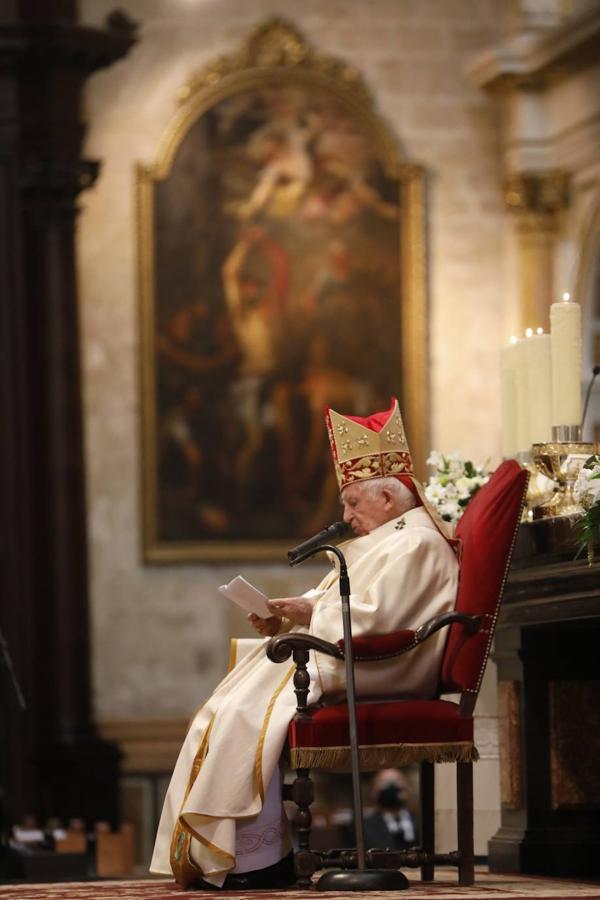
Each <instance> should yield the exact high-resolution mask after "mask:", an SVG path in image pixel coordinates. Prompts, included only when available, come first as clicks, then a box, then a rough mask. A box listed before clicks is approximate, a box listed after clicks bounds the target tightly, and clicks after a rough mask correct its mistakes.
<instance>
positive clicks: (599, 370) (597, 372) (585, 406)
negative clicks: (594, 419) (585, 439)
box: [581, 366, 600, 431]
mask: <svg viewBox="0 0 600 900" xmlns="http://www.w3.org/2000/svg"><path fill="white" fill-rule="evenodd" d="M597 375H600V366H594V368H593V369H592V378H591V381H590V383H589V384H588V389H587V393H586V395H585V403H584V404H583V415H582V417H581V430H582V431H583V426H584V425H585V417H586V415H587V410H588V404H589V402H590V396H591V393H592V388H593V387H594V381H595V380H596V376H597Z"/></svg>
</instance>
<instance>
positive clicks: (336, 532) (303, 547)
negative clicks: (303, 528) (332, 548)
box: [287, 522, 350, 565]
mask: <svg viewBox="0 0 600 900" xmlns="http://www.w3.org/2000/svg"><path fill="white" fill-rule="evenodd" d="M349 531H350V526H349V525H348V523H347V522H334V523H333V525H328V526H327V528H324V529H323V531H319V533H318V534H313V536H312V537H310V538H307V540H305V541H302V543H301V544H298V546H297V547H292V549H291V550H288V555H287V557H288V562H289V564H290V565H293V564H294V563H295V562H296V560H297V559H298V557H300V556H304V555H305V554H306V553H310V551H311V550H315V549H316V548H317V547H320V546H321V545H322V544H328V543H329V541H331V540H333V539H334V538H339V537H343V536H344V535H345V534H347V533H348V532H349Z"/></svg>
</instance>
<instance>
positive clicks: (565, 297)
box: [562, 291, 571, 303]
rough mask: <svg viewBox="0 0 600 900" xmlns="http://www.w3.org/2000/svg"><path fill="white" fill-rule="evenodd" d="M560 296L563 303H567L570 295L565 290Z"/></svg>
mask: <svg viewBox="0 0 600 900" xmlns="http://www.w3.org/2000/svg"><path fill="white" fill-rule="evenodd" d="M562 298H563V303H568V302H569V300H570V299H571V295H570V294H569V292H568V291H565V293H564V294H563V295H562Z"/></svg>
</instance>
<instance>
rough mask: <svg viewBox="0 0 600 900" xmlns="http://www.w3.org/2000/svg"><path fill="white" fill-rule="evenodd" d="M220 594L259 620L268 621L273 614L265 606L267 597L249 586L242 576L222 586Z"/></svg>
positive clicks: (252, 586)
mask: <svg viewBox="0 0 600 900" xmlns="http://www.w3.org/2000/svg"><path fill="white" fill-rule="evenodd" d="M219 590H220V592H221V593H222V594H224V595H225V596H226V597H229V599H230V600H233V602H234V603H237V605H238V606H241V607H242V609H245V610H246V612H252V613H256V615H257V616H260V618H261V619H268V617H269V616H272V615H273V613H272V612H271V611H270V609H269V607H268V606H267V596H266V594H263V592H262V591H259V590H258V588H255V587H254V585H252V584H250V582H249V581H246V579H245V578H244V577H243V576H242V575H236V577H235V578H234V579H232V580H231V581H230V582H229V584H222V585H221V587H220V588H219Z"/></svg>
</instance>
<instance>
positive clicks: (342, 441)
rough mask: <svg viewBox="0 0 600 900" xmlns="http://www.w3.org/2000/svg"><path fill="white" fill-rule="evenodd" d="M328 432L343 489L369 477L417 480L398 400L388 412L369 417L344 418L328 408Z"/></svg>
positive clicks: (393, 402)
mask: <svg viewBox="0 0 600 900" xmlns="http://www.w3.org/2000/svg"><path fill="white" fill-rule="evenodd" d="M327 430H328V432H329V441H330V443H331V452H332V453H333V463H334V466H335V474H336V476H337V480H338V485H339V488H340V490H342V489H343V488H345V487H346V485H348V484H352V482H353V481H366V480H367V479H369V478H386V477H388V476H390V475H409V476H411V477H414V471H413V464H412V458H411V455H410V450H409V449H408V444H407V442H406V435H405V433H404V425H403V424H402V416H401V415H400V407H399V406H398V401H397V400H396V398H393V400H392V405H391V407H390V409H389V410H387V411H385V412H377V413H373V414H372V415H370V416H366V417H362V416H342V415H340V413H338V412H336V411H335V410H334V409H328V410H327Z"/></svg>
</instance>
